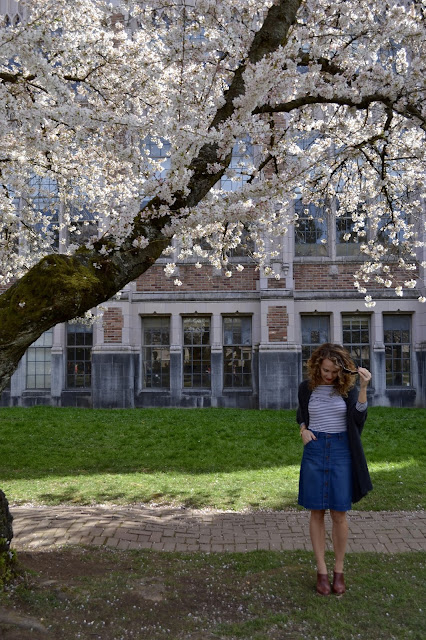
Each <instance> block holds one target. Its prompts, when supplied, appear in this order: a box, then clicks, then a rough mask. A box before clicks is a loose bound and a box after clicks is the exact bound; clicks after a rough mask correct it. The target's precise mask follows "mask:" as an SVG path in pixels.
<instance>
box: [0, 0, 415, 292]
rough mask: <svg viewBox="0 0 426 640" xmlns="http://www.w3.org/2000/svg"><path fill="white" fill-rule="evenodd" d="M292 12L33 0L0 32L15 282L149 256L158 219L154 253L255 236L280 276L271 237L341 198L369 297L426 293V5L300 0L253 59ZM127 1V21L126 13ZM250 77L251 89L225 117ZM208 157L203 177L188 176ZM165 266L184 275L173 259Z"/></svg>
mask: <svg viewBox="0 0 426 640" xmlns="http://www.w3.org/2000/svg"><path fill="white" fill-rule="evenodd" d="M22 4H23V3H22ZM281 4H282V3H281V2H276V3H272V2H271V0H245V1H244V2H242V0H216V2H209V1H208V0H200V1H199V2H178V3H165V4H164V6H163V5H161V16H162V17H161V19H159V18H158V16H159V15H160V14H159V13H158V11H157V10H158V9H159V5H158V3H157V2H156V0H153V1H152V2H145V3H139V2H137V3H134V2H130V1H129V0H123V1H122V2H120V3H114V5H115V6H113V5H112V4H109V3H108V2H103V1H102V0H75V1H73V2H69V0H32V2H31V3H25V7H26V9H25V10H26V11H27V13H26V14H25V16H24V17H23V20H22V21H21V22H20V23H19V24H18V25H16V26H14V25H6V23H3V22H1V23H0V24H1V26H0V46H1V51H2V58H1V61H0V115H1V123H2V127H1V129H0V167H1V174H0V212H1V214H0V218H1V219H0V223H1V224H0V229H1V233H0V281H1V282H2V284H7V283H8V282H11V281H12V280H13V279H16V278H20V277H21V276H22V275H24V274H25V273H27V272H28V270H29V269H30V268H31V267H32V266H33V265H34V264H36V263H37V262H38V261H39V260H40V259H41V258H42V257H43V256H45V255H48V254H49V253H56V252H60V253H67V254H69V255H72V254H73V253H75V252H77V251H79V250H80V248H81V246H85V247H86V249H87V251H92V250H93V249H94V246H97V247H98V249H97V251H98V252H99V254H100V255H102V260H105V261H107V260H108V259H109V258H110V257H111V256H113V255H114V254H115V252H117V251H121V250H126V251H129V252H130V253H132V254H134V253H135V250H136V251H140V252H144V251H145V250H148V248H150V247H151V246H152V244H151V242H154V243H155V241H156V240H157V239H158V236H156V232H157V230H158V228H159V227H161V228H160V232H159V233H160V234H161V237H162V238H164V242H163V243H162V244H161V246H164V244H165V243H166V242H170V243H174V245H173V246H170V247H167V248H164V249H163V251H162V256H164V257H172V256H173V255H174V252H175V251H176V256H179V257H178V258H175V259H179V260H185V259H187V258H189V257H190V256H193V255H195V256H197V257H199V258H200V259H201V258H202V259H203V261H204V260H209V261H210V264H212V265H213V266H214V267H215V268H217V269H219V268H224V269H226V273H228V272H229V271H230V269H229V268H228V266H227V255H228V254H229V253H230V252H231V251H232V250H233V249H235V248H236V247H238V246H239V245H240V244H241V242H242V234H243V232H244V233H246V232H247V230H248V233H249V237H250V240H251V241H252V242H254V243H255V246H256V249H255V251H253V252H252V253H251V255H252V256H253V259H255V260H256V261H257V262H258V265H259V267H260V268H262V269H264V273H265V275H266V274H269V275H271V274H272V271H271V272H269V271H267V268H268V267H267V266H265V265H268V263H270V261H271V257H273V256H275V255H277V253H276V252H277V244H278V241H277V240H276V239H277V238H280V237H282V236H283V235H284V234H285V233H286V232H287V230H288V229H289V228H291V229H292V226H291V225H293V224H299V227H298V229H299V230H300V228H301V227H300V225H301V224H303V223H304V221H303V220H301V218H303V216H306V218H305V220H306V222H309V224H312V226H313V227H315V225H316V224H321V220H323V221H324V224H325V222H326V220H328V221H329V223H331V222H332V215H334V214H331V213H330V206H331V205H330V204H329V203H333V204H332V207H335V206H337V207H338V212H337V215H338V216H342V215H344V216H345V217H346V219H347V220H348V221H350V223H351V227H350V230H349V229H348V228H346V229H345V228H344V233H343V240H344V241H345V242H348V241H350V240H353V241H358V242H359V244H358V245H357V246H358V248H359V250H360V252H361V254H362V264H361V265H360V266H359V268H357V271H356V274H355V278H354V280H355V281H356V282H355V287H356V288H357V290H358V291H359V292H360V293H366V292H367V289H370V288H371V289H373V288H374V285H376V286H377V283H380V284H384V286H385V287H387V288H390V287H392V283H394V282H397V281H398V282H399V281H400V279H401V278H400V276H399V275H398V270H400V269H402V270H403V271H404V273H405V272H412V273H411V274H410V276H412V277H410V276H407V275H403V276H402V279H403V282H404V284H403V286H402V285H400V286H398V287H396V288H395V292H396V294H397V295H398V296H401V295H403V289H409V290H410V289H414V288H415V287H416V284H413V283H415V282H416V281H415V280H414V276H415V270H416V269H417V267H418V263H422V262H424V251H425V244H424V232H425V213H424V209H423V208H422V207H423V206H424V205H423V204H422V203H423V201H424V150H425V147H426V145H425V142H426V140H425V120H426V112H425V104H426V100H425V77H426V68H425V67H426V61H425V56H424V50H425V44H426V35H425V34H426V26H425V21H424V15H423V13H422V10H423V7H422V3H407V2H403V1H402V0H401V1H397V2H391V3H389V2H385V1H384V0H380V1H378V2H374V3H373V2H368V1H367V0H346V1H345V2H341V1H340V0H339V1H338V0H335V1H330V0H317V1H316V2H312V1H311V0H308V1H307V2H296V3H288V4H287V5H285V6H286V10H287V11H290V9H291V7H290V5H291V6H293V5H294V6H296V7H297V5H299V8H298V12H297V15H296V17H295V20H291V21H290V22H291V23H292V27H291V29H290V31H288V32H286V33H285V34H284V35H285V37H283V38H281V39H280V44H279V45H276V46H274V47H272V48H271V51H270V52H269V53H268V54H267V55H258V56H252V55H251V47H253V46H254V43H255V42H257V39H254V34H255V33H256V32H259V30H260V29H261V28H262V25H263V22H264V19H265V16H267V14H268V11H269V10H270V8H271V6H274V7H276V6H281ZM283 6H284V5H283ZM120 11H121V12H122V17H123V24H121V23H120V21H118V22H117V20H115V19H113V16H114V14H117V13H118V12H120ZM154 15H155V19H153V16H154ZM130 16H131V17H130ZM114 24H115V26H114ZM55 25H56V27H57V28H55ZM268 38H269V39H270V36H269V35H268V36H267V37H266V40H265V42H268ZM389 43H392V47H390V46H389ZM220 52H226V55H224V54H222V53H220ZM301 57H303V60H301ZM242 61H244V62H243V63H242ZM302 63H303V64H302ZM237 70H238V71H239V72H241V74H240V75H238V74H237V73H236V72H237ZM301 70H303V73H302V72H301ZM237 76H238V77H239V78H240V80H239V81H240V83H241V90H239V92H237V95H235V97H234V98H233V100H232V104H228V105H227V111H226V112H227V114H228V115H227V117H226V118H225V117H224V118H223V119H221V118H220V117H219V112H218V110H219V109H221V107H223V105H224V104H225V103H226V100H227V94H226V91H227V89H228V88H229V87H230V85H231V84H232V82H233V81H234V78H236V77H237ZM274 114H276V115H274ZM232 153H234V155H233V161H232V163H231V162H230V159H231V156H232ZM200 166H202V167H204V169H203V171H204V173H203V176H201V177H202V178H203V180H201V179H199V178H200V176H196V177H194V176H195V174H196V171H197V170H198V168H199V167H200ZM222 176H226V180H225V179H222ZM196 178H197V179H196ZM204 180H205V183H206V184H208V186H207V187H205V191H204V192H201V190H202V187H201V185H202V184H204ZM203 188H204V187H203ZM296 194H297V198H301V202H302V203H303V204H302V207H301V208H300V209H299V210H298V212H296V213H295V212H294V199H295V195H296ZM141 203H142V205H141ZM176 203H178V205H177V204H176ZM324 203H327V204H326V205H324ZM315 208H317V210H319V209H320V210H321V215H318V216H317V217H316V216H315V215H313V210H314V209H315ZM302 212H305V213H302ZM162 220H164V224H163V223H162V222H161V221H162ZM88 225H90V226H93V227H94V229H93V233H90V234H88V233H85V231H86V232H87V230H88ZM153 229H154V231H155V233H154V232H153ZM70 236H72V238H71V237H70ZM89 236H90V237H89ZM58 238H59V241H58ZM100 239H102V243H101V245H96V242H97V241H99V240H100ZM203 241H206V242H207V243H208V245H205V244H203ZM360 241H361V242H360ZM319 242H320V243H321V244H323V245H326V244H327V239H326V238H325V237H324V238H322V239H321V240H320V241H319ZM205 246H208V248H205ZM17 247H19V250H17ZM175 247H178V248H177V249H175ZM160 251H161V249H160ZM96 256H97V254H96ZM92 257H93V265H94V267H95V268H97V269H101V268H102V266H101V264H100V261H99V259H98V258H97V257H95V256H92ZM172 259H173V258H172ZM200 264H201V263H200V262H197V263H196V268H200V267H199V266H198V265H200ZM236 269H237V270H238V271H241V270H242V265H237V266H236ZM164 270H165V273H166V275H168V276H171V275H173V274H174V273H175V265H174V263H170V264H167V265H166V266H165V269H164ZM274 277H277V276H276V275H274ZM175 282H176V280H175ZM179 282H180V281H179ZM178 286H179V285H178ZM372 302H373V301H370V302H367V304H372Z"/></svg>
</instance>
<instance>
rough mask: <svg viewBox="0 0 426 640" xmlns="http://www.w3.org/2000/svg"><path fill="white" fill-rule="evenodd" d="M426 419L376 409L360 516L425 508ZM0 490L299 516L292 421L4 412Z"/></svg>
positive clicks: (18, 497)
mask: <svg viewBox="0 0 426 640" xmlns="http://www.w3.org/2000/svg"><path fill="white" fill-rule="evenodd" d="M425 423H426V410H425V409H395V408H392V409H390V408H382V407H373V408H371V409H369V417H368V420H367V425H366V427H365V430H364V433H363V443H364V448H365V452H366V456H367V460H368V463H369V468H370V472H371V474H372V479H373V484H374V490H373V491H372V492H371V493H370V494H369V495H368V496H367V497H366V498H365V499H363V500H362V501H361V502H360V503H358V504H357V505H355V508H356V509H360V510H367V511H368V510H406V511H409V510H418V509H422V508H424V490H423V487H424V486H425V484H426V465H425V464H424V461H425V457H426V454H425V447H426V445H425V440H424V425H425ZM0 430H1V434H2V437H1V440H0V478H1V483H2V485H1V488H2V489H3V490H4V491H5V493H6V495H7V497H8V499H9V502H10V503H11V504H25V503H31V504H46V505H49V504H50V505H58V504H75V505H78V504H82V505H90V504H120V505H126V504H150V505H155V504H157V505H158V504H159V505H175V506H176V505H184V506H186V507H191V508H214V509H225V510H234V511H243V510H246V509H249V510H256V509H273V510H282V509H288V508H295V507H297V505H296V500H297V485H298V472H299V464H300V458H301V454H302V444H301V441H300V438H299V435H298V429H297V425H296V422H295V412H294V411H269V410H268V411H258V410H233V409H190V410H188V409H133V410H85V409H55V408H51V407H34V408H32V409H23V408H2V409H0Z"/></svg>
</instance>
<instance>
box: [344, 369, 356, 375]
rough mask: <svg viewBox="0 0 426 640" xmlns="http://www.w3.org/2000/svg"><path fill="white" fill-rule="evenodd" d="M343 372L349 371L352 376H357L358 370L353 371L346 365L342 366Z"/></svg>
mask: <svg viewBox="0 0 426 640" xmlns="http://www.w3.org/2000/svg"><path fill="white" fill-rule="evenodd" d="M342 371H343V373H348V374H349V375H351V376H357V375H358V371H351V369H347V368H346V367H342Z"/></svg>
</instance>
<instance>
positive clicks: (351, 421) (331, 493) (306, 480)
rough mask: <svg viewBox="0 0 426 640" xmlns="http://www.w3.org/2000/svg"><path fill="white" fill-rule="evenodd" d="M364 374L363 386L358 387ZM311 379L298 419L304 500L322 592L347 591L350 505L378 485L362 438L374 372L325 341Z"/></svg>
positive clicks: (313, 362)
mask: <svg viewBox="0 0 426 640" xmlns="http://www.w3.org/2000/svg"><path fill="white" fill-rule="evenodd" d="M355 374H358V375H359V386H360V388H359V391H358V390H356V389H355V388H354V385H355ZM308 375H309V379H308V380H304V381H303V382H302V383H301V385H300V387H299V408H298V410H297V421H298V423H299V425H300V435H301V437H302V441H303V445H304V447H303V457H302V464H301V467H300V481H299V500H298V502H299V504H300V505H302V506H303V507H305V508H306V509H310V511H311V517H310V524H309V531H310V535H311V541H312V547H313V550H314V554H315V559H316V563H317V587H316V588H317V592H318V593H320V594H321V595H328V594H329V593H331V591H332V590H333V592H334V593H336V594H342V593H344V592H345V590H346V587H345V581H344V575H343V563H344V558H345V551H346V543H347V539H348V523H347V521H346V511H348V510H349V509H350V508H351V504H352V502H358V500H360V499H361V498H362V497H363V496H365V495H366V494H367V493H368V491H370V490H371V489H372V488H373V487H372V484H371V480H370V475H369V473H368V468H367V462H366V460H365V455H364V451H363V448H362V444H361V432H362V429H363V427H364V423H365V420H366V417H367V386H368V383H369V381H370V380H371V373H370V372H369V371H367V369H364V368H363V367H358V369H356V367H355V365H354V363H353V361H352V359H351V357H350V355H349V353H348V352H347V351H346V350H345V349H344V348H343V347H341V346H339V345H336V344H329V343H327V344H323V345H321V346H320V347H318V348H317V349H316V350H315V351H314V352H313V353H312V355H311V357H310V359H309V360H308ZM326 509H330V515H331V519H332V540H333V549H334V555H335V565H334V574H333V585H332V586H331V585H330V582H329V579H328V574H327V567H326V564H325V523H324V515H325V511H326Z"/></svg>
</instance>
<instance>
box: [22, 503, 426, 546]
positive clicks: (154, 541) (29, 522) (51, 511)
mask: <svg viewBox="0 0 426 640" xmlns="http://www.w3.org/2000/svg"><path fill="white" fill-rule="evenodd" d="M11 511H12V514H13V516H14V522H13V529H14V536H15V537H14V539H13V544H12V546H13V547H14V548H15V549H17V550H20V549H22V550H23V549H38V550H40V551H42V550H48V549H52V548H53V547H57V546H60V545H64V544H93V545H105V546H107V547H113V548H117V549H155V550H160V551H208V552H214V551H251V550H255V549H267V550H278V551H282V550H286V549H290V550H291V549H308V550H311V543H310V540H309V512H307V511H278V512H264V511H260V512H254V513H232V512H220V511H192V510H188V509H179V508H176V509H174V508H166V507H157V508H146V507H131V508H130V507H113V508H107V507H98V506H96V507H68V506H67V507H31V508H30V507H13V508H11ZM348 520H349V541H348V551H382V552H385V553H386V552H388V553H394V552H402V551H421V550H423V551H426V512H425V511H417V512H403V511H399V512H386V511H383V512H365V511H352V512H350V513H349V517H348ZM326 526H327V545H328V548H329V549H331V548H332V547H331V537H330V531H331V521H330V517H329V515H328V514H327V516H326Z"/></svg>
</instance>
